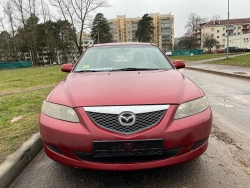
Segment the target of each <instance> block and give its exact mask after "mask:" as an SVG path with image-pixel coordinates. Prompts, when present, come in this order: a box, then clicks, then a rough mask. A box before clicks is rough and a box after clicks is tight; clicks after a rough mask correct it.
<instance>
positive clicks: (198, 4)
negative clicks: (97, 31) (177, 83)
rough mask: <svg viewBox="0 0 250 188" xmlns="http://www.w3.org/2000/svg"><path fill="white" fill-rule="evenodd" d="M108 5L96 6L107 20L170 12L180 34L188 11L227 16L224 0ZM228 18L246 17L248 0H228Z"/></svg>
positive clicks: (123, 0)
mask: <svg viewBox="0 0 250 188" xmlns="http://www.w3.org/2000/svg"><path fill="white" fill-rule="evenodd" d="M107 1H108V2H109V4H111V5H112V7H111V8H105V9H99V10H98V11H97V12H101V13H103V14H104V16H105V17H106V18H107V19H111V18H116V16H117V15H126V17H127V18H132V17H138V16H140V17H142V16H143V15H144V14H145V13H160V14H168V13H171V14H172V15H174V19H175V24H174V27H175V28H174V29H175V31H174V35H175V37H181V36H183V35H184V33H185V29H184V26H185V25H186V23H187V18H188V15H189V14H190V13H196V14H198V15H199V16H201V17H207V18H209V19H211V17H212V16H214V15H219V16H220V18H221V19H227V12H228V0H107ZM229 1H230V2H229V12H230V18H231V19H232V18H250V0H229Z"/></svg>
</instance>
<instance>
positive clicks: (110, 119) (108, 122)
mask: <svg viewBox="0 0 250 188" xmlns="http://www.w3.org/2000/svg"><path fill="white" fill-rule="evenodd" d="M165 112H166V110H159V111H154V112H146V113H138V114H135V115H136V121H135V124H134V125H133V126H122V125H120V124H119V121H118V114H106V113H97V112H87V114H88V115H89V117H90V118H91V119H92V121H93V122H94V123H95V124H96V125H97V126H100V127H102V128H104V129H108V130H111V131H114V132H118V133H122V134H131V133H135V132H138V131H141V130H144V129H146V128H149V127H152V126H154V125H156V124H157V123H158V122H159V121H160V120H161V119H162V117H163V116H164V114H165Z"/></svg>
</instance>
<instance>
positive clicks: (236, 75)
mask: <svg viewBox="0 0 250 188" xmlns="http://www.w3.org/2000/svg"><path fill="white" fill-rule="evenodd" d="M185 68H186V69H190V70H195V71H200V72H207V73H212V74H217V75H222V76H230V77H234V78H241V79H242V78H243V79H250V76H248V75H240V74H233V73H226V72H220V71H214V70H208V69H201V68H194V67H185Z"/></svg>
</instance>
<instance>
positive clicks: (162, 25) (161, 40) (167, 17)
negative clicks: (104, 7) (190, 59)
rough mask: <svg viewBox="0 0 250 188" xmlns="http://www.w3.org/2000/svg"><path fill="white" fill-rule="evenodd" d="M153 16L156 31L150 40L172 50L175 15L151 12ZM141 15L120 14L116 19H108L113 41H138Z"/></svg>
mask: <svg viewBox="0 0 250 188" xmlns="http://www.w3.org/2000/svg"><path fill="white" fill-rule="evenodd" d="M149 15H150V17H152V18H153V26H154V27H155V28H154V33H153V36H152V40H151V41H150V42H152V43H154V44H156V45H157V46H159V47H160V48H161V49H162V50H164V51H168V50H172V48H173V44H174V16H173V15H171V13H169V14H159V13H151V14H149ZM140 19H141V17H136V18H126V15H118V16H117V18H115V19H108V22H109V26H110V33H111V34H112V35H113V42H136V41H137V39H136V38H135V33H136V30H137V27H138V22H139V20H140Z"/></svg>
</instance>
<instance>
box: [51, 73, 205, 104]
mask: <svg viewBox="0 0 250 188" xmlns="http://www.w3.org/2000/svg"><path fill="white" fill-rule="evenodd" d="M203 95H204V93H203V92H202V91H201V90H200V89H199V87H198V86H197V85H196V84H194V83H193V82H192V81H190V80H189V79H188V78H187V77H185V76H184V75H182V74H181V73H180V72H179V71H178V70H157V71H140V72H138V71H122V72H95V73H70V74H69V75H68V76H67V77H66V79H65V80H63V81H61V82H60V83H59V84H58V85H57V86H56V87H55V88H54V89H53V90H52V91H51V93H50V94H49V95H48V97H47V99H46V100H47V101H50V102H53V103H57V104H63V105H66V106H71V107H78V106H106V105H108V106H114V105H142V104H144V105H145V104H180V103H183V102H185V101H188V100H192V99H195V98H199V97H201V96H203Z"/></svg>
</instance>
